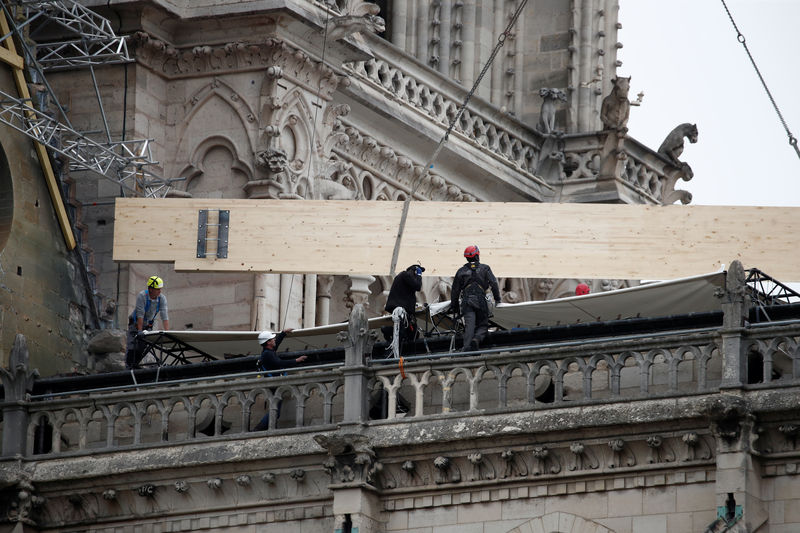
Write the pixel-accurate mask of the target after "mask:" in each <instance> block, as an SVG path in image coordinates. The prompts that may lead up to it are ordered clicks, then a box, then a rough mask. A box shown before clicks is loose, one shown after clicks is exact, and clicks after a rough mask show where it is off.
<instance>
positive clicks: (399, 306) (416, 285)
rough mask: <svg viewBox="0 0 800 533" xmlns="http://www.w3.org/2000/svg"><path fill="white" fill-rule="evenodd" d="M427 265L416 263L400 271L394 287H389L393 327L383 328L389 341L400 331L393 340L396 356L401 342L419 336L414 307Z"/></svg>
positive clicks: (389, 309)
mask: <svg viewBox="0 0 800 533" xmlns="http://www.w3.org/2000/svg"><path fill="white" fill-rule="evenodd" d="M423 272H425V267H423V266H422V265H420V264H414V265H411V266H410V267H408V268H407V269H405V270H404V271H402V272H400V273H399V274H398V275H397V276H395V278H394V281H392V288H391V289H389V297H388V298H387V299H386V307H385V308H384V309H385V310H386V312H387V313H391V314H392V322H393V323H394V325H393V327H390V326H384V327H382V328H381V331H382V332H383V336H384V337H385V338H386V340H387V341H388V342H392V341H393V340H394V339H395V332H398V339H397V342H392V344H393V346H395V347H396V353H394V355H395V356H397V355H399V349H400V348H399V343H401V342H406V341H409V340H414V339H415V338H416V336H417V321H416V317H415V315H414V308H415V306H416V304H417V294H416V293H417V291H419V290H420V289H422V273H423Z"/></svg>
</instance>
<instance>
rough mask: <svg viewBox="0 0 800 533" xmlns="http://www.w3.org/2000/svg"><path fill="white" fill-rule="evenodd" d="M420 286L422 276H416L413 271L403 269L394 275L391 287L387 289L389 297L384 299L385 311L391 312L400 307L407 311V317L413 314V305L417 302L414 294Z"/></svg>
mask: <svg viewBox="0 0 800 533" xmlns="http://www.w3.org/2000/svg"><path fill="white" fill-rule="evenodd" d="M421 288H422V276H417V275H416V274H415V273H413V272H409V271H408V270H404V271H402V272H400V273H399V274H398V275H397V276H395V278H394V281H393V282H392V288H391V289H389V297H388V298H387V299H386V307H385V308H384V309H386V311H387V312H389V313H391V312H392V311H394V310H395V308H397V307H402V308H403V309H405V310H406V313H408V316H409V318H410V317H411V316H413V314H414V306H415V305H416V303H417V295H416V294H415V293H416V292H417V291H418V290H420V289H421Z"/></svg>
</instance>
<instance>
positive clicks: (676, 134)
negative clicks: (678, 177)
mask: <svg viewBox="0 0 800 533" xmlns="http://www.w3.org/2000/svg"><path fill="white" fill-rule="evenodd" d="M684 137H686V138H687V139H689V142H690V143H692V144H694V143H696V142H697V124H689V123H688V122H684V123H683V124H680V125H678V126H676V127H675V129H673V130H672V131H671V132H669V135H667V138H666V139H664V142H663V143H661V146H659V147H658V153H659V154H661V155H662V156H664V157H666V158H667V159H669V161H670V162H671V163H672V164H673V165H674V166H675V168H679V169H681V170H682V171H683V172H684V174H686V176H687V178H688V179H691V178H692V176H694V172H692V167H690V166H689V164H688V163H684V162H683V161H681V160H680V159H678V157H679V156H680V155H681V154H682V153H683V138H684Z"/></svg>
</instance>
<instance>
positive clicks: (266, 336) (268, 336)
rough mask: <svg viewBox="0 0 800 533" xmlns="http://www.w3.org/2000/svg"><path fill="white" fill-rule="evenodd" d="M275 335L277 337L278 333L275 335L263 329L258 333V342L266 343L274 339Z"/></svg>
mask: <svg viewBox="0 0 800 533" xmlns="http://www.w3.org/2000/svg"><path fill="white" fill-rule="evenodd" d="M275 337H277V335H275V334H274V333H273V332H271V331H262V332H261V333H259V334H258V343H259V344H264V343H265V342H267V341H269V340H272V339H274V338H275Z"/></svg>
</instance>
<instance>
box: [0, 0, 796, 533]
mask: <svg viewBox="0 0 800 533" xmlns="http://www.w3.org/2000/svg"><path fill="white" fill-rule="evenodd" d="M81 3H82V4H85V5H87V6H90V7H92V8H94V9H96V10H97V11H98V12H99V13H101V14H103V15H104V16H105V17H106V18H107V19H108V20H110V21H112V23H113V25H114V26H115V29H116V30H117V31H118V33H120V34H123V35H126V36H127V37H128V41H127V42H128V45H129V46H130V47H131V50H132V53H133V57H134V61H133V62H130V63H126V64H116V65H106V66H103V67H98V68H96V69H95V73H94V74H95V75H96V79H97V84H96V87H97V90H98V92H99V94H100V95H101V96H102V101H103V102H104V112H103V113H100V112H99V111H98V108H97V101H98V100H97V99H96V98H95V95H94V87H95V85H94V84H93V83H90V77H89V74H88V73H87V72H86V71H84V70H79V69H64V70H60V71H57V72H52V73H48V75H47V76H48V82H49V83H50V84H51V85H52V87H53V88H54V89H55V91H56V93H57V95H58V97H59V101H60V102H61V104H62V105H63V106H64V107H65V109H67V110H68V113H69V116H70V120H71V121H72V123H73V124H74V125H75V127H76V128H77V129H80V130H82V131H102V130H103V129H105V126H106V124H105V123H104V122H107V125H108V127H109V129H110V134H111V137H113V138H115V139H120V138H121V139H152V147H153V153H154V159H155V160H156V161H157V163H156V164H154V165H153V167H152V169H151V170H152V171H153V172H155V173H157V174H159V175H161V176H163V177H165V178H168V179H171V180H173V181H172V182H171V184H172V186H171V188H170V191H169V193H168V194H169V195H170V196H172V197H179V198H204V199H212V200H213V199H216V198H226V199H227V198H238V199H248V198H252V199H261V198H270V199H281V200H286V201H293V202H302V201H303V200H305V199H342V200H347V199H361V200H376V201H400V200H405V199H406V198H407V197H408V196H409V195H413V198H414V200H417V201H459V202H465V201H468V202H481V201H507V202H577V203H579V202H587V203H588V202H604V203H639V204H650V205H662V204H672V203H675V202H683V203H688V202H690V201H691V195H690V194H689V193H688V192H686V191H684V190H681V189H680V182H681V181H685V180H688V179H690V178H691V177H692V172H691V168H690V167H689V165H688V164H686V163H685V162H682V161H681V160H680V159H678V157H679V156H680V150H679V147H680V146H682V143H683V142H684V138H688V139H689V141H690V142H694V141H696V140H697V129H696V128H695V127H694V126H693V125H690V124H687V125H680V126H678V127H677V128H676V129H675V130H673V132H672V133H671V134H669V135H667V133H668V132H666V131H665V136H666V137H667V139H666V140H665V144H664V146H662V149H659V150H658V151H656V150H653V149H651V148H649V147H646V146H644V145H642V144H641V143H639V142H637V141H636V140H635V139H634V138H633V137H632V136H631V135H628V133H629V132H628V131H627V117H628V115H629V113H630V112H631V106H634V107H635V105H636V104H637V103H638V102H636V101H635V100H634V101H632V100H633V99H632V98H631V97H630V96H629V95H628V90H629V82H630V79H629V78H624V77H621V76H617V68H618V67H619V66H620V62H619V60H618V58H617V52H618V50H619V48H621V44H620V43H619V41H618V32H619V29H620V26H619V23H618V20H617V11H618V3H617V0H530V1H529V2H527V5H526V6H525V9H524V10H523V11H522V12H521V14H520V15H519V18H518V19H517V20H516V23H515V25H514V26H513V28H512V29H511V31H510V32H509V33H507V34H506V33H504V30H505V28H506V27H507V25H508V23H509V22H510V20H511V19H512V18H513V16H514V14H515V13H516V10H517V8H518V7H520V5H521V1H520V0H464V1H461V0H408V1H401V0H384V1H380V2H375V3H372V2H363V1H360V0H208V1H199V0H116V1H114V2H106V1H104V0H85V1H82V2H81ZM44 36H46V33H45V34H44ZM52 38H53V39H54V40H55V39H56V38H57V35H53V36H52ZM498 41H502V42H503V46H502V47H501V48H500V52H499V53H498V55H497V56H496V57H495V60H494V62H493V63H492V64H491V66H490V67H489V68H488V69H487V71H486V73H485V78H484V81H483V83H482V84H481V85H480V86H479V87H478V88H477V90H476V91H475V94H474V95H473V97H472V98H471V99H470V101H469V103H468V105H467V106H466V109H465V111H464V113H463V114H462V115H461V116H460V117H459V118H458V120H457V121H456V122H455V123H454V127H453V131H452V133H451V135H450V137H449V140H448V142H447V144H446V145H445V146H444V149H443V150H442V152H441V154H440V155H439V157H438V158H437V159H436V161H435V162H434V165H433V167H432V168H426V165H427V163H428V161H429V158H430V157H431V154H432V153H433V149H434V147H435V146H436V144H437V143H438V142H439V140H440V139H441V138H442V136H443V134H444V133H445V130H446V129H447V127H448V125H449V124H450V122H451V120H453V119H454V118H455V117H456V116H457V112H458V109H459V106H460V105H461V103H462V102H464V100H465V99H466V97H467V95H468V94H469V92H470V90H471V88H472V84H473V82H474V81H475V80H476V79H477V78H478V76H479V75H480V73H481V71H482V69H483V67H484V65H485V64H486V63H487V60H488V58H489V57H490V55H491V52H492V49H493V47H494V45H495V43H497V42H498ZM634 74H635V73H634ZM10 83H11V81H10V79H6V78H3V79H0V84H1V85H3V86H6V85H10ZM634 112H635V111H634ZM631 133H632V134H634V135H635V132H631ZM0 142H2V145H3V150H4V152H5V159H3V158H0V246H3V249H2V250H3V253H2V254H0V266H2V269H3V284H2V287H0V289H2V290H0V304H2V309H0V320H2V332H0V340H1V341H2V345H0V363H2V364H0V378H2V383H3V397H2V399H1V400H0V410H1V412H2V423H1V424H0V436H1V437H2V451H1V452H0V531H14V532H26V531H27V532H54V531H70V532H73V531H75V532H77V531H91V532H98V533H101V532H102V533H127V532H133V531H143V532H148V533H149V532H153V533H160V532H178V531H207V532H209V533H216V532H221V531H236V532H241V533H255V532H264V533H267V532H284V531H299V532H307V533H316V532H330V531H335V532H340V531H341V532H356V531H358V532H360V533H392V532H401V531H402V532H413V533H448V532H455V531H458V532H466V533H473V532H475V533H478V532H480V533H533V532H536V533H554V532H558V533H639V532H648V533H650V532H652V533H679V532H681V533H683V532H688V531H697V532H706V531H710V532H715V531H720V532H721V531H737V532H761V533H789V532H793V531H797V530H798V528H800V514H798V511H797V509H798V502H800V490H798V487H799V486H800V483H798V477H797V476H798V472H799V471H800V469H798V465H800V448H798V442H797V440H798V439H797V436H798V427H800V419H798V417H797V409H796V406H797V404H798V402H800V390H798V386H797V384H798V380H799V379H800V326H798V324H797V321H796V320H786V321H784V322H777V323H773V324H768V323H767V324H756V325H753V324H750V323H749V320H748V319H749V316H750V311H751V308H752V307H753V304H752V303H751V302H750V300H749V297H748V294H749V292H748V289H747V288H746V284H745V282H744V273H743V271H742V270H741V265H739V264H738V263H734V264H733V265H731V269H730V271H729V272H728V278H727V285H726V286H725V287H724V288H721V289H720V290H719V298H721V301H722V302H723V304H722V308H723V315H722V316H720V317H719V323H718V324H715V325H713V326H709V327H696V328H694V327H692V328H689V329H688V330H687V329H674V328H673V329H665V330H663V331H660V332H658V333H652V332H651V333H638V334H629V335H625V336H621V337H620V336H614V335H609V336H604V335H598V336H597V337H594V338H588V339H581V340H580V341H570V342H564V343H561V344H558V345H555V344H546V345H524V346H513V347H506V348H503V349H502V350H497V351H496V352H493V353H486V354H482V355H480V356H477V357H455V356H447V357H431V358H430V359H427V360H418V361H410V362H408V363H407V364H406V365H405V367H404V368H403V369H402V371H401V370H400V369H399V368H398V367H397V365H394V364H376V363H375V362H374V361H373V362H372V364H366V360H365V358H364V355H365V353H367V352H369V349H368V345H369V343H370V340H369V339H368V338H367V334H366V333H367V328H366V325H365V320H366V319H367V317H369V316H373V315H376V314H379V313H381V311H382V309H383V305H384V303H385V295H386V292H387V291H388V288H389V283H390V281H391V280H390V279H388V278H385V277H381V278H376V277H373V276H369V275H363V276H356V275H354V276H349V277H343V276H325V275H291V274H261V273H241V274H220V273H185V272H175V271H174V270H173V269H172V267H171V265H169V264H140V263H131V264H117V263H115V262H114V261H113V258H112V245H113V242H112V236H113V229H114V223H115V222H114V207H113V200H114V199H115V198H117V197H118V196H120V194H121V193H120V187H119V184H117V183H115V182H113V181H109V180H104V179H99V178H97V176H94V175H91V174H89V173H78V172H68V170H69V169H68V168H67V167H66V166H64V168H62V171H63V172H64V175H62V179H64V180H65V183H69V184H71V187H70V188H69V190H70V195H69V200H70V201H71V202H73V203H72V204H70V205H71V206H72V209H73V210H74V212H72V216H73V217H74V219H75V227H77V228H79V229H80V232H79V235H80V248H79V249H80V257H79V258H78V259H79V260H76V259H71V258H70V257H69V256H70V253H69V252H68V251H67V249H66V247H65V246H64V245H63V242H62V240H61V237H60V235H59V234H58V233H57V229H58V226H57V223H56V219H55V217H54V216H53V212H52V210H51V208H50V207H49V204H44V202H45V194H46V193H45V188H44V187H43V185H42V184H41V182H39V181H37V179H38V174H37V172H38V170H37V169H36V165H35V164H34V163H32V161H33V160H32V159H31V158H30V157H28V152H29V150H27V149H26V146H27V144H26V143H25V140H24V139H22V138H21V137H19V136H14V135H10V134H9V133H8V132H7V131H6V130H5V129H3V130H2V131H0ZM6 159H7V161H5V160H6ZM4 162H5V163H7V164H6V165H5V166H7V167H8V169H6V168H5V166H4V164H5V163H4ZM12 193H13V194H12ZM335 231H336V228H331V232H335ZM275 237H276V238H275V239H274V241H275V243H276V244H275V246H276V250H275V253H278V254H279V253H280V249H279V244H278V243H279V242H280V238H284V236H279V235H276V236H275ZM463 244H464V245H466V244H472V243H463ZM478 244H480V243H478ZM45 252H46V253H48V259H47V260H46V261H38V259H39V258H40V257H41V256H42V255H43V254H44V253H45ZM484 254H485V255H484V257H485V258H486V259H487V262H489V263H491V260H490V259H491V250H484ZM420 260H421V261H422V262H423V263H424V261H425V258H420ZM87 268H88V270H86V269H87ZM81 269H84V270H81ZM31 270H33V275H32V276H31V277H32V279H33V281H32V282H28V281H24V280H26V279H28V276H29V272H30V271H31ZM154 274H157V275H159V276H161V277H162V278H164V280H165V282H166V287H165V294H166V295H167V297H168V300H169V304H170V321H171V326H172V328H173V329H194V330H247V331H252V330H259V329H279V328H284V327H310V326H314V325H321V324H327V323H330V322H334V321H340V320H346V319H348V318H349V320H350V324H349V331H348V334H347V335H346V336H343V344H344V346H345V351H346V355H345V362H344V364H343V365H323V366H321V367H318V368H315V369H313V370H301V371H300V373H289V374H287V375H281V376H271V377H270V376H260V375H255V374H250V375H244V376H238V377H231V376H227V377H221V376H218V375H211V374H209V375H208V376H204V377H203V378H194V379H187V380H184V381H180V382H168V383H158V382H157V381H158V380H157V379H156V383H137V384H135V385H134V386H124V387H119V388H114V389H105V390H103V391H97V390H80V391H75V390H74V389H70V386H69V383H73V382H72V381H70V379H69V378H53V381H47V380H46V379H45V380H43V379H41V378H39V377H37V375H36V372H35V369H37V368H38V369H39V370H40V371H41V372H42V374H44V375H45V376H48V375H52V374H54V373H56V372H59V371H65V370H69V369H71V368H73V367H75V366H77V367H79V368H78V369H79V370H81V371H83V370H85V369H86V368H85V367H90V368H91V366H92V365H93V363H92V360H91V359H90V358H89V357H88V356H87V352H86V351H85V350H83V349H82V347H83V343H84V341H85V331H84V330H82V328H84V329H85V328H86V327H87V325H88V326H89V327H90V328H95V327H96V326H101V325H102V326H106V328H107V329H112V328H117V329H124V327H125V324H126V323H127V315H128V313H129V312H130V311H131V307H132V304H133V298H134V297H135V295H136V293H138V292H139V291H140V290H141V289H143V288H144V283H145V280H146V279H147V278H148V277H149V276H151V275H154ZM500 274H501V275H502V273H500ZM15 275H16V277H14V276H15ZM581 281H585V282H587V283H589V284H590V285H591V286H592V291H593V292H600V291H604V290H611V289H615V288H619V287H622V286H625V285H626V284H628V283H629V282H628V281H620V280H570V279H511V278H502V279H501V280H500V282H501V288H502V296H503V299H504V301H506V302H518V301H525V300H531V299H536V300H541V299H549V298H556V297H559V296H564V295H571V294H574V289H575V286H576V285H577V284H578V283H579V282H581ZM31 285H33V286H34V287H33V288H32V287H31ZM449 290H450V289H449V280H448V279H439V278H426V279H425V281H424V286H423V291H422V293H421V294H422V296H421V299H422V300H423V301H425V302H435V301H442V300H446V299H448V298H449ZM20 294H25V295H26V297H25V298H19V295H20ZM30 295H33V296H30ZM94 297H96V298H97V300H98V301H94V300H93V298H94ZM90 310H93V313H94V314H92V312H90ZM87 317H89V318H88V319H87ZM604 331H605V330H604ZM112 341H113V339H112ZM112 344H113V342H112ZM117 349H122V348H121V347H119V346H118V347H117ZM106 351H111V349H108V350H106ZM81 367H84V368H81ZM756 371H757V372H756ZM106 377H107V378H108V379H112V377H113V378H114V379H122V378H126V379H127V378H128V377H129V374H127V373H123V372H119V373H115V374H108V375H107V376H106ZM134 377H135V376H134ZM104 379H105V378H104ZM542 380H546V381H547V382H549V383H551V384H552V386H553V394H552V398H550V399H548V400H545V399H543V398H542V397H541V395H540V392H541V391H540V390H539V385H540V384H541V381H542ZM48 387H50V388H48ZM56 388H58V390H59V391H61V392H59V393H57V394H54V393H53V391H54V390H55V389H56ZM376 398H378V399H381V400H384V399H385V402H386V412H385V413H383V414H382V415H381V416H370V410H371V408H372V407H374V406H375V401H376ZM278 413H280V417H279V416H278ZM265 414H269V415H270V417H269V429H268V430H267V431H263V432H262V431H253V428H254V427H255V425H256V423H257V422H258V421H259V420H261V419H262V417H263V416H264V415H265Z"/></svg>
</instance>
